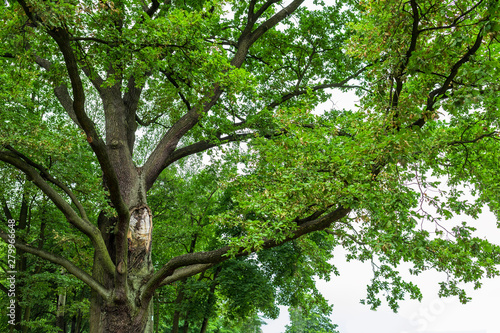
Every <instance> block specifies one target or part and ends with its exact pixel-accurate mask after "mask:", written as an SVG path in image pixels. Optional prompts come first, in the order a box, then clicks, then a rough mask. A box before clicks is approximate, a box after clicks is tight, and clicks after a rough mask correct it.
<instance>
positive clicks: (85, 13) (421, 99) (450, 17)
mask: <svg viewBox="0 0 500 333" xmlns="http://www.w3.org/2000/svg"><path fill="white" fill-rule="evenodd" d="M0 15H1V16H2V20H1V23H0V37H1V38H2V41H3V43H2V45H0V56H1V62H2V69H1V71H0V98H1V101H2V105H3V107H2V109H1V110H0V160H1V161H2V164H1V165H0V168H1V169H0V173H1V176H2V182H3V183H2V184H3V185H4V186H3V187H2V189H1V193H0V194H1V195H2V196H1V198H2V200H3V201H2V204H3V206H4V209H3V215H2V219H3V220H8V219H10V218H11V216H13V215H16V214H17V215H16V216H18V217H19V218H18V217H15V219H17V220H19V226H18V231H19V243H18V245H17V246H18V255H19V258H23V259H22V260H21V259H20V262H23V263H24V264H23V265H24V266H23V267H20V269H19V270H20V271H22V272H23V273H22V274H25V275H23V276H22V277H21V276H20V279H21V278H22V279H21V280H20V281H23V282H20V283H22V284H24V285H27V284H28V283H31V280H29V277H30V274H32V273H36V274H41V275H40V280H39V281H41V282H43V281H49V282H48V283H47V284H43V283H42V284H41V286H40V288H39V289H37V290H38V292H37V295H38V296H40V298H43V295H47V294H48V293H50V292H51V291H52V292H53V293H55V294H57V295H58V298H64V299H69V298H71V299H72V300H73V302H74V303H73V304H71V305H68V306H67V308H66V313H67V316H66V318H67V319H68V318H70V317H71V318H73V319H72V320H74V322H76V321H77V320H82V318H84V317H85V316H86V313H85V312H84V311H82V309H81V305H82V304H85V298H87V296H88V294H89V290H91V292H92V296H91V302H90V303H91V311H90V312H89V314H90V320H89V322H90V330H91V331H92V332H97V331H103V330H108V331H110V330H111V329H115V330H122V331H123V330H132V331H134V332H139V331H148V332H151V331H152V330H153V327H155V328H156V330H157V331H159V330H160V329H162V330H171V331H172V332H178V331H179V330H180V329H181V328H182V329H183V330H184V331H188V330H189V329H196V330H199V331H200V332H210V331H211V330H212V331H214V332H215V331H220V332H222V331H224V330H226V331H227V330H231V329H232V330H233V331H235V332H236V331H241V332H244V331H255V332H256V331H258V330H259V326H260V324H261V321H260V319H259V317H258V315H259V313H262V314H264V315H266V316H268V317H275V316H276V315H277V305H278V304H282V305H289V306H291V309H292V313H291V314H292V326H290V327H289V328H288V331H289V332H294V331H297V330H298V331H303V330H304V329H303V326H304V325H306V326H307V327H308V329H312V328H313V327H314V329H315V331H317V332H321V331H324V332H333V331H334V329H335V327H334V325H333V324H331V323H330V322H329V321H328V320H326V318H325V316H326V315H327V314H328V313H329V306H328V304H327V303H326V301H325V300H324V298H323V297H322V296H321V295H320V294H319V293H318V291H317V290H316V288H315V285H314V281H315V279H316V278H318V277H319V278H323V279H328V278H329V277H330V275H331V274H336V273H337V271H336V269H335V267H334V266H333V265H332V264H331V262H332V260H333V254H332V253H334V248H335V247H336V246H342V247H343V248H344V249H345V250H347V252H348V254H347V258H348V259H349V260H360V261H363V262H369V263H370V264H371V265H372V267H373V270H374V276H373V279H372V283H371V285H369V286H368V289H367V297H366V299H365V300H363V302H364V303H366V304H369V305H370V306H371V307H372V308H376V307H378V306H379V305H380V304H381V302H382V300H381V295H385V298H386V301H387V302H388V304H389V306H390V307H391V308H392V309H394V310H397V308H398V302H399V301H400V300H402V299H404V297H407V296H409V297H411V298H415V299H420V298H421V294H420V291H419V289H418V287H417V286H416V285H414V284H412V283H410V282H406V281H404V280H403V279H402V278H401V276H400V275H399V271H398V269H399V265H400V264H401V263H403V262H409V263H410V264H411V270H410V272H411V273H412V274H419V273H421V272H423V271H425V270H429V269H435V270H438V271H440V272H444V273H445V274H446V276H447V277H448V278H447V280H446V281H444V282H442V283H441V290H440V295H441V296H458V297H459V299H460V300H461V301H462V302H466V301H468V300H469V298H468V296H467V295H466V294H465V292H464V290H463V283H472V284H474V287H479V286H480V285H481V282H480V280H481V279H482V278H492V277H496V276H497V275H498V274H499V271H498V264H499V263H500V247H498V246H497V245H495V244H492V243H490V242H489V241H488V240H485V239H482V238H479V237H477V236H476V235H475V233H474V231H475V230H476V229H475V228H476V226H475V225H474V223H475V219H477V217H478V214H479V213H480V212H481V210H482V209H484V207H485V206H488V207H489V209H490V210H491V211H492V212H493V213H495V214H496V216H497V217H500V203H499V200H498V198H499V185H498V184H500V178H499V177H500V176H499V175H500V173H499V172H498V171H499V170H500V164H499V163H500V162H499V161H500V158H499V157H500V156H499V151H500V149H499V148H500V137H499V133H500V129H499V123H498V119H499V118H500V113H499V111H498V106H499V103H500V100H499V97H498V91H499V86H498V82H499V75H500V71H499V66H498V65H499V55H500V52H499V51H500V45H499V39H498V34H499V31H500V9H499V4H498V1H494V0H477V1H472V0H453V1H451V0H450V1H431V0H409V1H399V0H386V1H371V0H365V1H350V0H349V1H348V0H346V1H336V2H334V3H332V2H325V1H313V2H312V3H308V4H305V3H304V1H300V0H294V1H274V0H269V1H263V0H250V1H221V0H210V1H164V2H161V3H160V2H158V1H156V0H153V1H151V3H146V2H144V1H136V0H126V1H125V0H124V1H121V0H120V1H98V2H94V1H87V0H83V1H58V2H51V1H44V0H29V1H25V0H19V1H17V2H15V1H6V2H3V3H2V4H0ZM332 88H337V89H338V90H332ZM338 91H343V92H346V91H350V92H351V93H352V92H356V93H357V97H356V98H357V99H358V100H359V102H358V106H357V107H356V109H352V110H339V109H331V110H329V109H326V110H325V107H324V105H325V104H321V103H323V102H326V101H328V99H329V97H330V96H331V94H335V93H337V92H338ZM465 189H467V190H470V192H471V194H472V196H466V195H465V193H466V192H465ZM28 199H29V200H28ZM28 202H29V205H28ZM27 207H29V209H28V208H27ZM28 211H29V212H30V214H28V215H29V216H30V219H27V218H26V217H27V216H28V215H27V214H26V212H28ZM14 212H15V213H14ZM457 215H461V216H465V217H464V218H463V219H464V220H465V221H464V222H459V223H457V222H456V221H454V217H455V216H457ZM140 216H142V217H141V218H139V217H140ZM21 221H24V222H23V223H22V224H21V223H20V222H21ZM28 221H29V223H28ZM152 221H154V222H152ZM67 222H69V223H67ZM28 225H29V227H28ZM153 226H154V227H153ZM2 228H3V227H2ZM45 228H47V229H45ZM2 230H3V231H5V229H4V228H3V229H2ZM1 236H2V238H4V239H6V237H7V236H6V234H5V233H2V234H1ZM151 244H152V246H150V245H151ZM151 251H152V252H151ZM38 257H39V258H44V259H46V260H47V261H48V262H50V263H41V262H40V259H35V258H38ZM3 259H5V258H3ZM23 260H24V261H23ZM28 262H34V263H36V264H35V266H33V267H38V270H35V272H32V271H31V270H32V268H31V267H32V266H30V265H27V263H28ZM57 265H59V266H62V267H64V269H63V270H62V271H60V270H59V269H56V268H55V267H58V266H57ZM67 272H69V273H71V276H75V277H76V278H77V279H79V281H80V282H76V280H74V279H73V278H69V275H68V274H67ZM44 274H45V275H44ZM36 276H38V275H36ZM2 278H3V277H2ZM72 279H73V280H72ZM82 283H84V284H85V286H83V285H82ZM63 287H65V288H66V289H64V292H63V290H62V289H61V288H63ZM38 296H37V297H38ZM28 298H29V297H28ZM28 298H26V297H24V296H20V298H19V299H18V302H19V304H20V306H22V307H23V308H24V310H23V311H25V312H26V311H28V312H29V311H31V309H32V305H33V304H34V303H32V302H33V300H34V298H33V300H30V299H28ZM4 300H6V299H4ZM151 302H153V303H154V305H155V307H156V311H157V312H155V313H154V316H153V314H152V313H150V311H151V307H150V306H149V304H150V303H151ZM44 304H45V303H44ZM46 306H47V307H49V308H50V307H54V303H53V302H52V303H50V302H48V303H47V305H46ZM62 310H63V308H61V306H60V302H59V303H56V309H55V311H56V316H55V317H56V320H55V321H56V323H57V325H58V326H59V327H62V326H64V325H65V324H64V323H61V322H63V321H64V320H61V318H63V317H62V316H60V315H58V314H61V313H62V312H61V311H62ZM152 317H154V318H155V321H156V322H155V325H156V326H153V325H152V324H151V323H150V322H149V321H150V319H151V318H152ZM78 318H79V319H78ZM96 318H98V319H96ZM103 318H104V320H101V319H103ZM160 318H164V319H163V321H161V320H160ZM28 319H29V318H28ZM28 319H26V321H25V322H24V323H21V322H20V321H19V320H18V322H17V325H18V328H23V329H25V330H26V329H28V328H30V329H32V330H35V329H38V328H39V327H48V325H50V324H49V321H47V316H44V315H41V317H40V318H36V320H35V319H33V318H31V319H29V320H28ZM63 319H64V318H63ZM240 319H241V320H240ZM23 325H24V326H23ZM36 325H38V326H36ZM44 325H45V326H44ZM68 325H69V324H68V321H67V320H66V326H68ZM101 325H103V326H101ZM119 325H123V326H119ZM66 326H65V327H66ZM74 326H78V325H76V324H75V325H74ZM80 327H85V326H84V325H80ZM110 332H111V331H110Z"/></svg>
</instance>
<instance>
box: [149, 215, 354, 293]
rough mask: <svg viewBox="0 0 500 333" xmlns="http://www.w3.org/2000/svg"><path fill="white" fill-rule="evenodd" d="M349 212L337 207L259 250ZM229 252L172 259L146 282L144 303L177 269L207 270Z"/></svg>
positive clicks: (242, 251) (225, 249) (324, 225)
mask: <svg viewBox="0 0 500 333" xmlns="http://www.w3.org/2000/svg"><path fill="white" fill-rule="evenodd" d="M350 211H351V209H349V208H343V207H339V208H337V209H335V210H334V211H332V212H330V213H328V214H325V215H324V216H322V217H320V218H317V219H315V220H311V221H306V222H303V223H302V224H300V225H299V226H298V228H297V229H296V230H295V231H293V232H292V233H291V234H290V235H289V236H287V237H286V238H285V239H283V240H280V241H276V240H273V239H264V243H263V244H262V246H261V248H262V249H270V248H273V247H277V246H280V245H282V244H285V243H287V242H289V241H291V240H294V239H297V238H299V237H301V236H303V235H306V234H309V233H311V232H314V231H319V230H323V229H325V228H328V227H329V226H330V225H331V224H332V223H333V222H335V221H338V220H340V219H342V218H343V217H345V216H347V215H348V214H349V212H350ZM230 250H231V247H230V246H224V247H222V248H219V249H217V250H213V251H208V252H197V253H187V254H183V255H180V256H177V257H175V258H172V259H171V260H170V261H169V262H168V263H166V264H165V265H164V266H163V267H161V268H160V269H159V270H158V271H157V272H156V273H155V274H153V275H152V276H151V277H150V279H149V280H148V282H146V284H145V287H144V291H143V294H142V299H143V300H144V301H147V300H149V299H150V298H151V297H152V296H153V294H154V291H155V290H156V289H157V288H159V287H160V286H161V285H163V281H165V280H166V279H168V280H166V281H168V283H172V282H174V278H173V276H174V274H175V272H176V271H177V270H178V269H180V268H185V270H186V271H185V272H188V271H193V270H198V271H197V273H199V272H201V271H203V266H200V265H205V266H206V268H209V267H211V265H215V264H217V263H221V262H223V261H226V260H228V259H230V256H228V253H229V251H230ZM256 251H257V249H256V248H253V249H251V250H250V251H247V250H245V249H240V250H239V251H238V252H237V253H236V255H235V256H236V257H240V256H247V255H250V254H251V253H253V252H256ZM181 272H184V270H183V271H179V273H178V274H179V276H180V274H181ZM194 274H196V273H194Z"/></svg>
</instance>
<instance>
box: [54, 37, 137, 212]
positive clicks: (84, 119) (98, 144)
mask: <svg viewBox="0 0 500 333" xmlns="http://www.w3.org/2000/svg"><path fill="white" fill-rule="evenodd" d="M48 34H49V35H50V36H51V37H52V38H53V39H54V40H55V41H56V43H57V45H58V47H59V50H60V51H61V53H62V54H63V57H64V62H65V64H66V69H67V71H68V76H69V79H70V81H71V87H72V90H73V110H74V112H75V115H76V118H77V119H78V122H79V123H80V125H81V127H82V129H83V130H84V131H85V133H86V134H87V141H88V142H89V144H90V147H91V148H92V150H93V151H94V153H95V155H96V157H97V160H98V161H99V164H100V166H101V169H102V171H103V173H104V176H105V178H106V184H107V185H108V187H109V190H110V191H109V192H110V199H111V202H112V203H113V205H114V207H115V209H116V210H117V212H118V215H119V216H121V217H124V216H128V208H127V206H126V204H125V202H124V200H123V198H122V196H121V191H120V185H119V182H118V177H117V175H116V172H115V170H114V168H113V166H112V164H111V161H110V159H109V156H108V153H107V150H106V144H105V143H104V141H103V140H102V138H101V137H100V136H99V134H98V133H97V130H96V126H95V124H94V122H93V121H92V120H91V119H90V118H89V116H88V115H87V113H86V112H85V92H84V88H83V83H82V80H81V78H80V75H79V72H78V64H77V60H76V56H75V54H74V52H73V49H72V47H71V45H70V42H69V34H68V32H67V31H66V30H64V29H52V30H49V31H48Z"/></svg>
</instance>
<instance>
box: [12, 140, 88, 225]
mask: <svg viewBox="0 0 500 333" xmlns="http://www.w3.org/2000/svg"><path fill="white" fill-rule="evenodd" d="M5 148H6V149H8V150H10V151H11V152H13V153H14V154H16V155H17V156H18V157H19V158H20V159H22V160H23V161H25V162H26V163H28V164H29V165H31V166H32V167H34V168H36V169H38V170H39V171H40V174H41V175H42V177H43V178H44V179H46V180H48V181H49V182H51V183H52V184H54V185H56V186H57V187H59V188H60V189H61V190H63V191H64V193H66V194H67V195H68V196H69V197H70V199H71V201H72V202H73V204H74V205H75V206H76V208H77V209H78V212H79V213H80V216H81V217H82V219H84V220H85V221H89V219H88V217H87V213H86V212H85V209H84V208H83V206H82V204H81V203H80V201H79V200H78V199H77V198H76V196H75V194H74V193H73V192H72V191H71V190H70V189H69V187H67V186H66V185H64V184H63V183H62V182H60V181H59V180H57V179H55V178H54V177H52V175H50V173H49V171H48V170H47V169H46V168H45V167H44V166H43V165H40V164H38V163H35V162H33V161H32V160H31V159H29V158H28V157H27V156H25V155H23V154H22V153H20V152H19V151H17V150H16V149H14V148H13V147H12V146H10V145H6V146H5Z"/></svg>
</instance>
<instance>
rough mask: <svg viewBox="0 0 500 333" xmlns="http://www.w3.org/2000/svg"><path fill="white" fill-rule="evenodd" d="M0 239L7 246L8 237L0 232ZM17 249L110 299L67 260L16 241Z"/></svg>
mask: <svg viewBox="0 0 500 333" xmlns="http://www.w3.org/2000/svg"><path fill="white" fill-rule="evenodd" d="M0 238H2V239H3V240H4V241H5V243H8V244H9V235H8V234H5V233H3V232H0ZM13 245H14V246H15V247H16V248H17V249H20V250H22V251H24V252H28V253H31V254H33V255H35V256H37V257H40V258H43V259H45V260H48V261H50V262H52V263H54V264H56V265H59V266H62V267H64V268H66V270H67V271H68V272H69V273H71V274H73V275H74V276H75V277H76V278H78V279H79V280H81V281H82V282H84V283H85V284H86V285H88V286H89V287H90V288H91V289H92V290H94V291H96V292H97V293H98V294H99V295H101V296H102V297H103V298H104V299H109V298H110V297H111V291H109V290H108V289H106V288H105V287H104V286H103V285H101V284H100V283H99V282H97V281H96V280H94V278H92V276H90V275H89V274H88V273H87V272H85V271H84V270H82V269H81V268H79V267H77V266H76V265H75V264H73V263H72V262H71V261H69V260H68V259H66V258H64V257H62V256H59V255H56V254H53V253H50V252H47V251H45V250H42V249H38V248H35V247H31V246H28V245H26V244H23V243H20V242H18V241H17V240H16V242H15V243H14V244H13Z"/></svg>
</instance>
